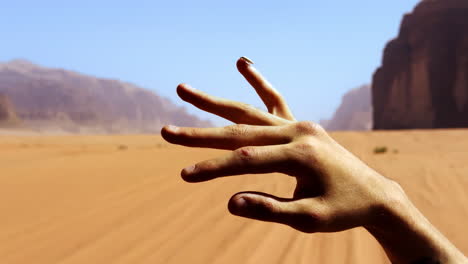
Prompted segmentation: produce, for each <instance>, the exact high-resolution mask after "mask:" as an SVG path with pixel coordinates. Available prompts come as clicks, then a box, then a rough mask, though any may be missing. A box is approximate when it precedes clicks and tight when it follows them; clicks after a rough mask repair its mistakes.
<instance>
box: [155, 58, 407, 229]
mask: <svg viewBox="0 0 468 264" xmlns="http://www.w3.org/2000/svg"><path fill="white" fill-rule="evenodd" d="M237 67H238V70H239V71H240V73H241V74H242V75H243V76H244V77H245V78H246V79H247V81H248V82H249V83H250V84H251V85H252V86H253V88H255V90H256V91H257V93H258V95H259V96H260V98H261V99H262V100H263V102H264V103H265V105H266V107H267V108H268V113H266V112H263V111H260V110H258V109H256V108H254V107H251V106H249V105H246V104H244V103H239V102H233V101H229V100H225V99H221V98H216V97H213V96H210V95H208V94H205V93H203V92H201V91H198V90H195V89H193V88H191V87H190V86H188V85H186V84H181V85H179V86H178V88H177V93H178V94H179V96H180V97H181V98H182V99H183V100H184V101H187V102H189V103H191V104H193V105H195V106H196V107H198V108H200V109H202V110H205V111H207V112H210V113H213V114H216V115H218V116H221V117H223V118H226V119H228V120H230V121H232V122H234V123H237V125H233V126H228V127H223V128H181V127H180V128H178V127H173V126H166V127H164V128H163V130H162V136H163V137H164V138H165V139H166V140H167V141H169V142H171V143H174V144H180V145H184V146H190V147H203V148H217V149H227V150H233V151H232V152H230V153H229V154H228V155H226V156H224V157H220V158H217V159H213V160H207V161H203V162H200V163H197V164H196V165H194V166H191V167H188V168H185V169H184V170H183V171H182V173H181V174H182V177H183V179H184V180H186V181H188V182H200V181H207V180H212V179H214V178H217V177H224V176H233V175H241V174H256V173H270V172H281V173H284V174H287V175H290V176H292V177H295V178H296V179H297V186H296V189H295V191H294V196H293V197H292V198H279V197H275V196H273V195H269V194H264V193H254V192H242V193H238V194H236V195H234V196H233V197H232V198H231V200H230V201H229V205H228V208H229V210H230V211H231V213H233V214H235V215H239V216H243V217H248V218H252V219H258V220H263V221H272V222H277V223H282V224H286V225H289V226H291V227H293V228H296V229H298V230H300V231H303V232H335V231H341V230H345V229H349V228H353V227H357V226H365V225H372V224H373V220H374V219H375V216H376V215H378V214H379V213H380V211H381V210H382V208H383V207H384V206H385V205H386V204H387V203H388V200H389V195H388V194H389V193H394V192H398V191H399V188H398V186H397V184H396V183H394V182H393V181H391V180H389V179H387V178H385V177H383V176H381V175H380V174H378V173H376V172H375V171H374V170H372V169H371V168H369V167H368V166H367V165H365V164H364V163H363V162H362V161H360V160H359V159H358V158H357V157H355V156H354V155H353V154H351V153H350V152H348V151H347V150H346V149H344V148H343V147H341V146H340V145H339V144H338V143H337V142H335V141H334V140H333V139H332V138H331V137H330V136H329V135H328V134H327V133H326V132H325V131H324V129H323V128H321V127H320V126H319V125H317V124H315V123H312V122H296V121H295V119H294V117H293V115H292V113H291V111H290V110H289V107H288V106H287V104H286V102H285V100H284V99H283V97H282V96H281V95H280V94H279V93H278V92H277V91H276V90H275V89H274V88H273V87H272V86H271V84H270V83H269V82H268V81H266V80H265V79H264V78H263V77H262V76H261V74H260V73H259V72H258V71H257V70H256V69H255V68H254V67H253V66H252V65H251V64H250V63H249V61H248V60H247V59H244V58H241V59H239V61H238V62H237Z"/></svg>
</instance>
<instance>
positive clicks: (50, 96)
mask: <svg viewBox="0 0 468 264" xmlns="http://www.w3.org/2000/svg"><path fill="white" fill-rule="evenodd" d="M0 93H3V94H4V95H6V96H8V98H9V99H10V100H11V102H12V103H13V105H14V106H15V108H16V114H17V115H18V117H19V118H20V119H21V120H22V122H23V123H24V125H25V126H26V127H29V128H31V129H35V130H42V131H44V130H45V131H47V130H58V131H66V132H72V133H159V131H160V129H161V127H162V126H163V125H165V124H175V125H180V126H209V125H210V123H209V122H207V121H203V120H200V119H198V118H197V117H195V116H193V115H190V114H188V113H187V112H186V111H185V109H183V108H181V107H178V106H176V105H174V104H173V103H171V102H170V101H169V100H168V99H166V98H163V97H160V96H158V95H157V94H155V93H153V92H151V91H149V90H145V89H143V88H140V87H138V86H136V85H133V84H130V83H125V82H121V81H117V80H110V79H99V78H95V77H92V76H87V75H83V74H79V73H76V72H72V71H66V70H63V69H50V68H45V67H41V66H38V65H35V64H33V63H31V62H28V61H24V60H14V61H10V62H8V63H4V64H0Z"/></svg>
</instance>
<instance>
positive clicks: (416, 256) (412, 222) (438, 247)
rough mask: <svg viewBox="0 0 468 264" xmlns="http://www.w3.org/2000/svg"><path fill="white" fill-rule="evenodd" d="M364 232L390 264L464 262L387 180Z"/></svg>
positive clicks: (405, 197) (393, 183) (400, 189)
mask: <svg viewBox="0 0 468 264" xmlns="http://www.w3.org/2000/svg"><path fill="white" fill-rule="evenodd" d="M386 190H387V191H386V192H385V194H383V196H384V197H383V199H382V201H381V202H380V203H379V205H378V206H377V207H376V209H375V210H374V213H373V217H372V218H373V219H372V221H371V222H370V224H369V225H366V226H364V227H365V228H366V229H367V231H368V232H369V233H370V234H371V235H372V236H374V237H375V239H376V240H377V241H378V242H379V243H380V244H381V245H382V246H383V248H384V249H385V252H386V253H387V255H388V257H389V258H390V260H391V261H392V263H463V262H464V261H466V259H465V257H464V256H463V254H461V253H460V252H459V251H458V250H457V249H456V247H455V246H454V245H453V244H451V243H450V241H448V240H447V239H446V238H445V237H444V235H442V234H441V233H440V232H439V231H438V230H437V229H436V228H435V227H434V226H432V224H431V223H430V222H429V220H427V219H426V218H425V217H424V215H423V214H422V213H421V212H420V211H419V210H418V209H417V208H416V207H415V206H414V205H413V203H412V202H411V201H410V199H409V198H408V196H407V195H406V194H405V192H404V190H403V189H402V188H401V186H400V185H399V184H398V183H396V182H394V181H391V180H389V185H388V188H387V189H386Z"/></svg>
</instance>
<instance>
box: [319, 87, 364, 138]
mask: <svg viewBox="0 0 468 264" xmlns="http://www.w3.org/2000/svg"><path fill="white" fill-rule="evenodd" d="M320 123H321V124H322V125H323V126H324V127H325V128H326V129H327V130H370V129H372V104H371V88H370V86H369V85H363V86H361V87H358V88H355V89H352V90H351V91H349V92H347V93H346V94H345V95H343V99H342V101H341V104H340V106H339V107H338V109H337V110H336V111H335V113H334V115H333V117H332V118H331V119H329V120H322V121H320Z"/></svg>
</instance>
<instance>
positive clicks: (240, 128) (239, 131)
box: [226, 124, 248, 136]
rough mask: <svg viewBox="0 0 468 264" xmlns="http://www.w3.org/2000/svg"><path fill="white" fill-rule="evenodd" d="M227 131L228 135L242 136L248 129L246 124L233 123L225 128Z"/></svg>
mask: <svg viewBox="0 0 468 264" xmlns="http://www.w3.org/2000/svg"><path fill="white" fill-rule="evenodd" d="M226 129H227V133H228V134H229V135H230V136H244V135H246V134H247V131H248V125H243V124H239V125H233V126H228V127H227V128H226Z"/></svg>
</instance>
